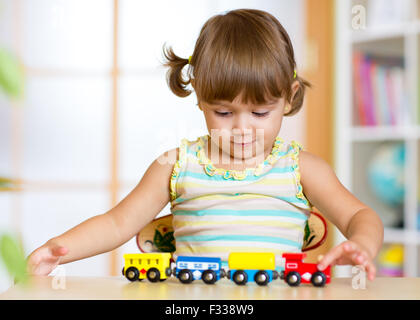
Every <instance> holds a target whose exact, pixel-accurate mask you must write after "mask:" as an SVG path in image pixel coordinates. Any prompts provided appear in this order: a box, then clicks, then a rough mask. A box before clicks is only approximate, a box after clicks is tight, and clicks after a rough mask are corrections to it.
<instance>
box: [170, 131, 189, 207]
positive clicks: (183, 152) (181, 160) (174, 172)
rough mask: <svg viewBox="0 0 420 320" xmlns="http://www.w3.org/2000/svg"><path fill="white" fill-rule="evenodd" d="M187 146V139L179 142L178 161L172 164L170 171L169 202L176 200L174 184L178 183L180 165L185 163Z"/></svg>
mask: <svg viewBox="0 0 420 320" xmlns="http://www.w3.org/2000/svg"><path fill="white" fill-rule="evenodd" d="M187 146H188V139H186V138H184V139H182V140H181V145H180V146H179V155H178V160H177V161H176V162H175V164H174V168H173V170H172V175H171V181H170V184H169V185H170V193H171V200H175V199H176V183H177V181H178V176H179V173H180V172H181V168H182V165H183V164H184V162H185V161H186V157H187Z"/></svg>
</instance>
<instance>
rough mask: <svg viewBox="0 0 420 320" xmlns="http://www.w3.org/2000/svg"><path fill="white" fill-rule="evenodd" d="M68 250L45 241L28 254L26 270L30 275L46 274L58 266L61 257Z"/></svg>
mask: <svg viewBox="0 0 420 320" xmlns="http://www.w3.org/2000/svg"><path fill="white" fill-rule="evenodd" d="M68 252H69V250H68V249H67V248H65V247H61V246H58V245H55V244H48V243H46V244H45V245H43V246H42V247H40V248H38V249H36V250H35V251H34V252H32V253H31V255H30V256H29V258H28V272H29V273H30V274H32V275H40V276H47V275H49V274H50V273H51V271H53V270H54V269H55V267H57V266H58V264H59V263H60V259H61V257H63V256H65V255H66V254H67V253H68Z"/></svg>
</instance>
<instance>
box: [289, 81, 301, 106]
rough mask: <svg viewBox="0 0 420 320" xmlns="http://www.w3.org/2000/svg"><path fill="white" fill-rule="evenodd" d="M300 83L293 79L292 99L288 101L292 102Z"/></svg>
mask: <svg viewBox="0 0 420 320" xmlns="http://www.w3.org/2000/svg"><path fill="white" fill-rule="evenodd" d="M299 87H300V83H299V81H297V80H295V81H294V82H293V83H292V99H291V100H290V103H292V101H293V99H294V98H295V95H296V92H297V91H298V90H299Z"/></svg>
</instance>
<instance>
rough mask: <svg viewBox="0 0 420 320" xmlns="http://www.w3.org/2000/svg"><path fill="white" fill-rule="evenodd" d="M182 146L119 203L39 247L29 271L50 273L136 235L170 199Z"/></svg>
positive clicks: (155, 164)
mask: <svg viewBox="0 0 420 320" xmlns="http://www.w3.org/2000/svg"><path fill="white" fill-rule="evenodd" d="M178 152H179V151H178V148H177V149H172V150H170V151H167V152H165V153H164V154H162V155H161V156H160V157H159V158H157V159H156V160H155V161H154V162H153V163H152V164H151V165H150V166H149V168H148V169H147V170H146V172H145V174H144V176H143V177H142V179H141V180H140V182H139V184H138V185H137V186H136V187H135V188H134V189H133V190H132V191H131V192H130V194H128V195H127V196H126V197H125V198H124V199H123V200H122V201H121V202H120V203H119V204H118V205H117V206H115V207H114V208H113V209H111V210H109V211H108V212H106V213H104V214H101V215H97V216H95V217H92V218H90V219H88V220H86V221H84V222H82V223H81V224H79V225H77V226H75V227H74V228H72V229H70V230H69V231H67V232H65V233H63V234H62V235H60V236H58V237H56V238H53V239H51V240H49V241H47V243H45V244H44V245H43V246H41V247H40V248H38V249H36V250H35V251H34V252H32V254H31V255H30V256H29V258H28V269H29V270H28V271H29V272H30V273H32V274H37V275H48V274H49V273H50V272H51V271H52V270H53V269H54V268H55V267H56V266H57V265H58V264H63V263H68V262H72V261H75V260H79V259H83V258H87V257H91V256H94V255H97V254H100V253H104V252H108V251H110V250H113V249H115V248H117V247H119V246H121V245H122V244H124V243H125V242H127V241H128V240H130V239H131V238H132V237H133V236H134V235H136V234H137V233H138V232H139V231H140V230H141V229H142V228H143V227H144V226H145V225H147V224H148V223H149V222H150V221H151V220H153V218H154V217H155V216H156V215H157V214H158V213H159V212H160V211H161V210H162V209H163V208H164V207H165V206H166V205H167V203H168V202H169V201H170V190H169V181H170V177H171V174H172V170H173V166H174V163H175V161H176V159H177V157H178Z"/></svg>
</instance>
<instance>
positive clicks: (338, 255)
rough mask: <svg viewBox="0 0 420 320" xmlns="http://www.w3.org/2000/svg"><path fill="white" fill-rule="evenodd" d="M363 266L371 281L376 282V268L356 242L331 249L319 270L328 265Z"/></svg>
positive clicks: (367, 254) (320, 264)
mask: <svg viewBox="0 0 420 320" xmlns="http://www.w3.org/2000/svg"><path fill="white" fill-rule="evenodd" d="M335 264H338V265H345V264H351V265H362V266H363V267H364V268H365V271H366V272H367V274H368V279H369V280H371V281H372V280H374V279H375V275H376V267H375V264H374V263H373V259H372V258H371V257H370V255H369V253H368V251H367V250H366V249H365V248H363V247H362V246H361V245H359V244H358V243H356V242H354V241H350V240H348V241H344V242H343V243H341V244H339V245H338V246H336V247H335V248H333V249H331V250H330V251H329V252H328V253H327V254H326V255H325V256H324V257H323V258H322V259H321V261H320V262H319V263H318V269H319V270H321V271H322V270H324V269H325V268H326V267H327V266H328V265H331V266H333V265H335Z"/></svg>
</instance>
